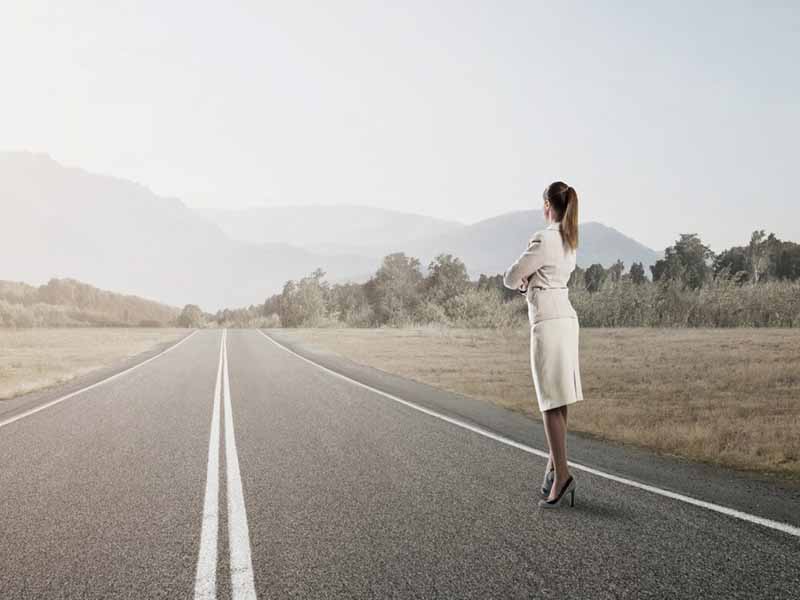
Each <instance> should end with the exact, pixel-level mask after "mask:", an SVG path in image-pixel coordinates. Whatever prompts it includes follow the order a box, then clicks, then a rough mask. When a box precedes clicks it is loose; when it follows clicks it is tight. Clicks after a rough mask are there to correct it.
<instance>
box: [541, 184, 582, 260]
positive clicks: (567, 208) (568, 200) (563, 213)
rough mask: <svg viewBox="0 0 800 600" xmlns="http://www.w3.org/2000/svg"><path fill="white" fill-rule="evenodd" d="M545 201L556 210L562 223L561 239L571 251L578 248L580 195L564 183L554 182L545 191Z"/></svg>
mask: <svg viewBox="0 0 800 600" xmlns="http://www.w3.org/2000/svg"><path fill="white" fill-rule="evenodd" d="M544 199H545V200H546V201H548V202H549V203H550V206H551V207H552V208H553V209H554V210H555V214H556V215H557V217H558V221H559V222H560V223H561V239H562V241H563V242H564V246H565V247H566V248H568V249H569V250H577V248H578V193H577V192H576V191H575V188H573V187H572V186H569V185H567V184H566V183H564V182H563V181H554V182H553V183H551V184H550V185H548V186H547V187H546V188H545V190H544Z"/></svg>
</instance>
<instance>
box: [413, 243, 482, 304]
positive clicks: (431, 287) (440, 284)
mask: <svg viewBox="0 0 800 600" xmlns="http://www.w3.org/2000/svg"><path fill="white" fill-rule="evenodd" d="M423 287H424V288H425V295H426V297H427V299H428V300H430V301H432V302H435V303H436V304H439V305H442V306H443V305H444V304H445V303H446V302H447V301H448V300H450V299H451V298H454V297H456V296H458V295H459V294H462V293H464V291H465V290H466V289H467V288H469V287H470V281H469V275H467V267H466V266H464V263H463V262H461V259H460V258H453V255H452V254H440V255H439V256H437V257H436V258H435V259H434V260H433V261H432V262H431V263H430V265H428V276H427V277H426V278H425V281H424V285H423Z"/></svg>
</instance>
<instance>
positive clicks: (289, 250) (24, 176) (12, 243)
mask: <svg viewBox="0 0 800 600" xmlns="http://www.w3.org/2000/svg"><path fill="white" fill-rule="evenodd" d="M0 214H2V215H4V216H5V217H6V218H3V219H1V220H0V276H2V277H3V278H4V279H14V280H20V281H29V282H33V283H39V282H45V281H48V280H49V279H51V278H53V277H70V278H74V279H77V280H80V281H90V282H92V284H93V285H97V286H99V287H102V288H105V289H113V290H117V291H119V292H123V293H134V294H137V295H140V296H147V297H155V298H159V299H160V300H163V301H164V302H167V303H168V304H173V305H178V306H181V305H183V304H187V303H197V304H200V305H201V306H202V307H203V308H204V309H206V310H211V311H213V310H216V309H217V308H220V307H225V306H242V305H249V304H253V303H257V302H263V300H264V298H266V297H267V296H268V295H270V294H272V293H274V292H275V291H277V290H279V289H280V288H281V286H282V285H283V283H284V282H285V281H286V280H287V279H291V278H296V277H299V276H302V275H303V274H305V273H307V272H310V271H312V270H314V269H316V268H317V267H322V268H323V269H326V270H328V271H330V272H332V273H339V274H342V275H347V274H350V273H354V274H355V273H363V272H365V271H370V270H371V269H372V268H373V267H374V261H373V260H370V259H365V258H363V257H360V256H319V255H316V254H314V253H312V252H309V251H308V250H305V249H302V248H296V247H293V246H289V245H286V244H248V243H243V242H238V241H235V240H232V239H230V238H229V237H228V236H227V235H225V233H224V232H223V231H222V230H221V229H220V228H219V227H218V226H216V225H214V224H212V223H209V222H208V221H207V220H206V219H203V218H202V217H200V216H199V215H198V214H197V213H196V212H195V211H193V210H192V209H190V208H188V207H187V206H186V205H184V204H183V203H182V202H180V201H179V200H176V199H170V198H162V197H160V196H157V195H155V194H153V193H152V192H151V191H150V190H148V189H147V188H145V187H144V186H141V185H139V184H136V183H132V182H129V181H126V180H123V179H117V178H113V177H106V176H102V175H93V174H90V173H87V172H86V171H83V170H81V169H76V168H68V167H63V166H61V165H60V164H59V163H57V162H56V161H54V160H53V159H51V158H50V157H48V156H46V155H42V154H31V153H4V154H0ZM9 215H11V216H12V217H9Z"/></svg>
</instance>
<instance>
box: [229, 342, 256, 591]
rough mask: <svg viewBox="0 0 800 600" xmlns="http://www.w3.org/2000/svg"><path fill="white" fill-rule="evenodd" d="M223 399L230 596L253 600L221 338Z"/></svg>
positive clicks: (250, 569)
mask: <svg viewBox="0 0 800 600" xmlns="http://www.w3.org/2000/svg"><path fill="white" fill-rule="evenodd" d="M222 347H223V351H222V354H223V362H224V369H223V371H224V375H225V379H224V382H225V385H224V394H223V396H224V398H225V470H226V472H227V475H228V487H227V495H228V550H229V552H230V570H231V595H232V598H233V600H255V598H256V589H255V583H254V581H253V563H252V560H251V557H250V532H249V529H248V527H247V512H246V511H245V507H244V492H243V491H242V478H241V475H240V473H239V457H238V455H237V452H236V437H235V435H234V433H233V409H232V408H231V388H230V376H229V374H228V345H227V343H226V341H225V338H223V343H222Z"/></svg>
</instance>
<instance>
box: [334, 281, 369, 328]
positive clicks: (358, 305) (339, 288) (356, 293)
mask: <svg viewBox="0 0 800 600" xmlns="http://www.w3.org/2000/svg"><path fill="white" fill-rule="evenodd" d="M329 306H330V311H331V312H332V313H334V315H335V316H336V318H338V319H339V320H340V321H343V322H345V323H348V324H350V325H360V326H367V325H370V324H371V321H372V308H371V307H370V305H369V301H368V299H367V294H366V291H365V290H364V286H363V285H360V284H358V283H345V284H338V285H334V286H333V287H332V288H331V293H330V304H329Z"/></svg>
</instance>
